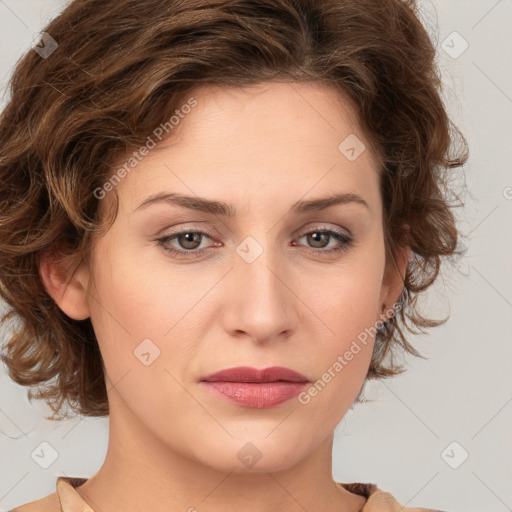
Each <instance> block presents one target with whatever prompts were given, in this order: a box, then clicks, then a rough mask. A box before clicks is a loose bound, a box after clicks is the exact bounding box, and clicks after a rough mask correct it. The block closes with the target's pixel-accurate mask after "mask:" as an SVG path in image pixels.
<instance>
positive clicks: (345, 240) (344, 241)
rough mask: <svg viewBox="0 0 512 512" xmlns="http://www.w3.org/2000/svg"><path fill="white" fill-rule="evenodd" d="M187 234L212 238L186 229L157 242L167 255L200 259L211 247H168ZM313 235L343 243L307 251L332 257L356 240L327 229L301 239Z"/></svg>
mask: <svg viewBox="0 0 512 512" xmlns="http://www.w3.org/2000/svg"><path fill="white" fill-rule="evenodd" d="M187 233H199V234H201V235H206V236H208V238H212V237H211V233H210V232H208V231H206V230H204V231H203V230H194V229H185V230H182V231H177V232H176V233H172V234H169V235H165V236H163V237H161V238H157V239H156V240H155V241H156V242H158V245H159V246H161V247H162V248H163V249H164V250H165V251H166V252H167V253H170V254H171V255H173V256H175V257H178V258H189V257H199V256H200V255H202V254H203V253H204V252H205V251H206V250H207V249H209V247H206V248H203V249H190V250H186V249H182V250H177V249H172V248H169V246H168V245H166V244H167V243H168V242H170V241H171V240H174V239H175V238H177V237H179V236H180V235H184V234H187ZM312 233H322V234H327V235H331V237H332V238H334V239H336V240H338V241H339V242H341V245H340V246H339V247H335V248H334V249H327V250H322V249H313V248H311V247H310V248H307V249H306V250H307V251H308V252H309V253H315V254H319V253H320V254H329V255H331V254H334V253H339V252H342V251H348V250H349V249H350V248H351V247H352V246H353V245H354V240H353V238H352V237H351V236H349V235H347V234H345V233H342V232H341V231H336V230H333V229H327V228H320V229H313V230H311V231H306V232H305V233H303V234H302V235H301V236H300V237H299V238H302V237H304V236H306V235H309V234H312ZM201 241H202V240H201ZM189 255H190V256H189Z"/></svg>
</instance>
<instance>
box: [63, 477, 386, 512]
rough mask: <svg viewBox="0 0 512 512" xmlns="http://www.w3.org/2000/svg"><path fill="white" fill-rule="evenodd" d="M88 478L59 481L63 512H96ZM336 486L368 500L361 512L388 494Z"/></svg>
mask: <svg viewBox="0 0 512 512" xmlns="http://www.w3.org/2000/svg"><path fill="white" fill-rule="evenodd" d="M87 480H88V478H83V477H65V476H61V477H58V479H57V496H58V498H59V501H60V504H61V508H62V511H63V512H94V510H93V509H92V508H91V507H90V506H89V505H88V504H87V503H86V502H85V501H84V499H83V498H82V497H81V496H80V494H79V493H78V491H77V490H76V488H77V487H80V486H81V485H83V484H85V482H87ZM335 483H336V485H339V486H341V487H343V488H344V489H345V490H347V491H348V492H351V493H353V494H358V495H359V496H363V497H365V498H366V502H365V503H364V505H363V507H362V508H361V509H360V511H359V512H367V511H368V512H369V511H370V509H369V505H370V504H371V503H370V501H372V502H373V501H374V499H375V498H376V497H378V496H379V495H380V494H388V493H384V492H383V491H381V490H380V489H379V488H378V486H377V484H375V483H363V482H348V483H347V482H335Z"/></svg>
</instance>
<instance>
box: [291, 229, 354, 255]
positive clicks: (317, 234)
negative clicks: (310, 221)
mask: <svg viewBox="0 0 512 512" xmlns="http://www.w3.org/2000/svg"><path fill="white" fill-rule="evenodd" d="M300 238H306V241H307V244H310V246H309V247H308V250H309V251H310V252H313V253H316V254H318V253H329V254H331V253H335V252H339V251H347V250H348V249H350V248H351V247H352V246H353V245H354V240H353V238H352V237H351V236H349V235H347V234H345V233H343V232H341V231H336V230H333V229H327V228H319V229H315V230H313V231H308V232H307V233H304V234H303V235H302V236H301V237H300ZM300 238H299V240H300ZM331 240H334V242H335V245H334V247H331V248H329V249H324V247H328V246H329V241H331ZM319 249H320V250H319Z"/></svg>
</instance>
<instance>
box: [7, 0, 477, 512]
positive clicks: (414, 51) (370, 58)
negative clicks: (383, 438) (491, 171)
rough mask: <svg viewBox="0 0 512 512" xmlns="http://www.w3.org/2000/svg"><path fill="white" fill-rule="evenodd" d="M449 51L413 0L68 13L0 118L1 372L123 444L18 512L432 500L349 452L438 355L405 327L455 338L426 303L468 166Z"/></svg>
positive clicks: (452, 239) (358, 507)
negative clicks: (4, 336) (347, 460)
mask: <svg viewBox="0 0 512 512" xmlns="http://www.w3.org/2000/svg"><path fill="white" fill-rule="evenodd" d="M434 58H435V50H434V48H433V46H432V44H431V42H430V40H429V38H428V35H427V33H426V32H425V30H424V28H423V27H422V25H421V23H420V22H419V20H418V18H417V16H416V12H415V6H414V5H413V3H412V2H405V1H402V0H384V1H383V0H379V1H375V0H358V1H354V0H321V1H318V0H315V1H312V0H300V1H299V0H295V1H292V0H277V1H276V0H272V1H270V0H268V1H265V0H264V1H261V0H260V1H255V0H218V1H206V0H188V1H186V2H185V1H175V2H171V1H164V0H149V1H146V2H137V1H134V0H118V1H116V2H104V1H100V0H75V1H73V2H71V3H70V4H69V5H68V6H67V7H66V9H65V10H64V11H63V12H62V13H61V14H60V15H59V16H58V17H57V18H56V19H55V20H53V21H52V22H51V23H50V24H49V25H48V26H47V28H46V29H45V33H44V35H43V38H42V41H41V44H40V45H39V46H37V47H35V48H34V51H31V52H29V53H28V54H27V55H26V56H25V57H24V59H23V60H22V61H21V62H20V63H19V65H18V67H17V69H16V70H15V73H14V76H13V78H12V87H11V100H10V102H9V104H8V105H7V106H6V109H5V111H4V112H3V114H2V117H1V119H0V141H1V142H2V152H1V159H0V184H1V186H2V190H3V191H6V192H3V194H4V200H3V201H2V206H1V212H0V215H1V218H2V233H1V235H0V251H1V252H0V261H1V263H0V265H1V266H0V282H1V291H2V296H3V298H4V300H5V301H6V302H7V303H8V304H9V305H10V306H11V308H12V310H11V312H10V314H9V315H7V316H6V318H5V320H7V319H9V318H19V319H21V320H22V322H21V323H20V327H19V328H18V329H17V330H15V332H14V333H13V335H12V337H11V338H10V339H9V340H7V343H6V348H5V353H4V355H3V360H4V362H5V363H6V365H7V366H8V369H9V371H10V375H11V377H12V378H13V379H14V380H15V381H16V382H18V383H20V384H23V385H30V386H34V385H37V386H40V390H39V394H37V395H34V396H36V397H38V398H44V399H45V400H47V401H48V403H49V404H50V405H51V406H52V408H53V411H54V418H58V417H59V414H60V415H61V417H64V416H63V412H64V415H65V414H66V413H65V408H66V406H69V407H70V408H71V409H72V410H73V411H76V412H78V413H81V414H84V415H90V416H104V415H107V414H108V415H109V429H110V432H109V447H108V451H107V455H106V458H105V462H104V464H103V465H102V467H101V468H100V469H99V471H98V472H97V473H96V474H95V475H93V476H92V477H90V478H85V477H83V478H82V477H76V478H70V477H68V478H64V477H61V478H59V479H58V481H57V486H56V492H55V493H53V494H51V495H50V496H47V497H44V498H42V499H41V500H38V501H36V502H31V503H26V504H24V505H22V506H20V507H18V508H16V509H15V511H16V512H33V511H34V512H35V511H39V510H41V511H42V510H44V511H51V512H53V511H55V512H60V511H62V512H76V511H79V510H88V511H89V510H97V511H101V512H111V511H115V510H121V509H122V510H124V511H126V512H131V511H132V510H133V511H135V510H137V511H139V510H155V511H159V510H162V511H163V510H166V511H169V510H189V511H194V510H198V511H201V510H223V511H225V510H230V509H235V508H237V509H238V508H239V509H243V510H246V511H256V510H258V511H259V510H265V511H274V510H276V511H277V510H280V511H295V510H297V511H298V510H316V511H320V510H321V511H326V512H327V511H346V512H349V511H350V512H356V511H364V512H374V511H379V512H381V511H382V512H384V511H386V512H388V511H398V510H404V511H411V512H412V511H420V510H422V511H428V510H432V509H417V508H406V507H403V506H402V504H401V503H400V502H399V500H397V499H396V498H395V497H393V495H392V494H390V493H389V492H385V491H384V490H383V489H380V488H379V487H378V486H377V485H376V484H371V483H340V482H335V481H334V480H333V479H332V474H331V456H332V442H333V431H334V429H335V427H336V425H337V424H338V423H339V422H340V421H341V420H342V418H343V417H344V415H345V414H346V412H347V410H348V409H349V408H350V407H351V406H352V405H353V404H354V403H357V402H359V401H360V400H361V396H362V390H363V386H364V384H365V382H366V381H368V380H369V379H376V378H377V379H379V378H385V377H390V376H393V375H396V374H397V373H399V372H401V371H403V369H402V368H401V367H398V366H396V365H394V364H393V359H392V358H391V357H390V356H392V354H393V352H394V351H395V350H396V349H400V348H402V349H405V350H406V351H407V352H409V353H411V354H414V355H417V356H420V354H419V353H418V352H417V351H416V350H415V349H414V347H413V346H412V345H411V344H410V343H409V340H408V339H406V332H405V329H404V328H405V327H408V326H407V324H406V321H407V320H409V321H410V322H411V323H412V324H413V325H415V326H420V327H421V326H422V327H426V326H435V325H438V324H439V323H441V322H440V321H435V320H431V319H426V318H424V317H423V316H422V315H421V313H420V312H419V311H418V307H417V305H416V303H415V299H416V297H417V296H418V295H419V294H420V293H421V292H423V291H424V290H426V289H427V288H428V287H429V286H430V285H431V284H432V283H433V282H434V281H435V279H436V277H437V273H438V270H439V267H440V263H441V257H443V256H445V257H447V256H452V255H454V254H456V253H457V250H456V249H457V248H456V246H457V239H458V231H457V228H456V226H455V221H454V216H453V214H452V213H451V210H450V207H449V205H448V202H447V201H446V199H445V195H444V185H445V180H446V179H447V177H448V172H449V171H450V170H451V168H453V167H457V166H461V165H462V164H463V163H464V162H465V159H466V158H467V154H466V152H465V147H464V145H463V147H462V150H461V152H460V154H458V155H450V154H449V149H450V147H451V141H452V134H458V131H457V130H456V128H455V127H452V126H451V125H450V121H449V119H448V117H447V114H446V112H445V109H444V106H443V103H442V101H441V99H440V95H439V87H440V81H439V78H438V75H437V70H436V68H435V65H434ZM461 140H462V142H464V140H463V138H461ZM408 330H409V332H412V331H411V329H408ZM407 338H408V335H407Z"/></svg>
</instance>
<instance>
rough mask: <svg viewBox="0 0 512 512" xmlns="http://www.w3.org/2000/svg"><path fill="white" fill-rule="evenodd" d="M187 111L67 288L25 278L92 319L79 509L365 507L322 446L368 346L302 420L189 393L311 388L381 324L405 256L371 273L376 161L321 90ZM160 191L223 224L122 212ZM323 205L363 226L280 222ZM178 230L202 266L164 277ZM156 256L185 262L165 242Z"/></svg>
mask: <svg viewBox="0 0 512 512" xmlns="http://www.w3.org/2000/svg"><path fill="white" fill-rule="evenodd" d="M190 96H193V97H194V98H195V99H196V100H197V102H198V105H197V106H196V107H195V108H194V109H192V111H191V112H190V113H189V114H188V115H187V116H186V117H185V118H184V119H182V120H181V121H180V124H179V126H178V127H176V129H175V130H174V131H173V132H172V134H171V135H172V138H169V139H168V140H164V141H162V143H161V144H160V145H159V147H158V148H157V149H154V150H152V151H150V154H149V155H148V156H146V157H145V158H144V159H143V160H142V161H141V162H140V163H139V164H138V165H137V167H136V168H135V169H134V170H133V171H132V172H131V173H129V174H128V175H127V176H126V177H125V178H124V179H123V180H122V181H121V182H120V183H119V184H118V185H117V186H116V190H117V193H118V195H119V201H120V206H119V212H118V216H117V218H116V221H115V222H114V224H113V226H112V227H111V228H110V230H109V231H108V232H107V233H106V234H105V235H103V237H102V238H100V239H99V240H98V241H97V243H96V244H95V246H94V250H93V253H92V257H91V261H90V262H88V263H89V265H86V264H83V265H82V266H81V267H80V268H79V269H78V270H77V271H76V272H75V273H74V274H73V275H72V276H68V277H70V279H63V278H62V275H63V274H64V275H65V273H66V269H64V272H63V271H62V269H61V268H59V267H58V264H57V262H56V261H55V260H51V259H50V260H48V261H45V262H43V263H42V265H41V275H42V277H43V280H44V282H45V285H46V287H47V289H48V291H49V293H50V294H51V295H52V297H53V298H54V299H55V301H56V302H57V303H58V305H59V306H60V308H61V309H62V310H63V311H64V312H65V313H66V314H67V315H69V316H70V317H72V318H75V319H84V318H88V317H90V318H91V321H92V324H93V326H94V330H95V333H96V335H97V338H98V342H99V345H100V349H101V353H102V356H103V360H104V365H105V370H106V380H107V389H108V398H109V403H110V438H109V447H108V451H107V455H106V459H105V462H104V464H103V466H102V467H101V468H100V470H99V471H98V472H97V473H96V474H95V475H94V476H93V477H91V478H90V479H89V480H88V481H87V482H86V483H85V484H84V485H83V486H81V487H80V488H79V492H80V494H81V495H82V496H83V498H84V500H85V501H87V502H88V503H89V504H90V505H91V506H92V507H95V508H96V509H97V510H101V511H102V512H111V511H112V512H113V511H114V510H124V511H125V512H131V511H134V512H135V511H140V510H155V511H164V510H165V511H170V510H184V511H185V510H194V509H192V508H191V507H195V509H197V510H198V511H201V510H208V511H211V512H217V511H219V512H220V511H222V512H226V511H227V510H244V511H246V512H256V511H259V512H263V511H265V512H273V511H276V512H277V511H281V512H283V511H284V512H292V511H293V512H298V511H301V512H303V510H310V511H312V510H315V511H338V512H340V511H345V512H348V511H351V512H355V511H358V510H360V509H361V507H362V506H363V505H364V503H365V501H366V499H365V498H364V497H362V496H358V495H356V494H352V493H349V492H348V491H346V490H344V489H342V488H340V487H339V486H337V485H336V484H335V482H334V480H333V478H332V466H331V457H332V443H333V432H334V429H335V428H336V426H337V425H338V423H339V422H340V421H341V420H342V419H343V417H344V415H345V413H346V412H347V410H348V409H349V408H350V406H351V404H352V403H353V401H354V399H355V398H356V396H357V394H358V393H359V391H360V390H361V387H362V385H363V383H364V379H365V376H366V373H367V370H368V366H369V364H370V358H371V353H372V349H373V342H374V340H373V338H371V337H370V338H369V340H368V342H367V345H366V346H364V345H361V347H362V349H361V351H360V352H359V353H358V354H357V355H355V356H354V358H353V359H352V360H351V361H350V362H349V363H348V364H347V365H346V366H345V367H344V368H343V370H342V371H341V372H339V373H338V374H337V375H336V377H335V378H333V379H332V380H331V381H330V382H329V383H328V384H327V385H326V386H325V387H324V389H323V390H322V391H321V392H319V393H318V394H317V396H315V397H312V398H311V400H310V401H309V403H307V404H302V403H300V402H299V401H298V399H297V398H295V399H291V400H288V401H286V402H284V403H282V404H280V405H277V406H274V407H270V408H264V409H255V408H248V407H243V406H241V405H237V404H234V403H231V402H228V401H226V400H224V399H222V398H219V397H218V396H216V395H214V394H212V393H210V392H208V391H207V390H205V389H203V386H202V385H200V383H199V380H200V378H201V377H204V376H206V375H208V374H210V373H213V372H216V371H218V370H221V369H224V368H228V367H233V366H242V365H247V366H254V367H257V368H264V367H267V366H274V365H276V366H285V367H289V368H292V369H294V370H296V371H298V372H300V373H302V374H304V375H305V376H306V377H307V378H308V379H309V380H310V381H311V382H315V381H317V380H318V379H320V378H321V377H322V374H324V372H326V371H327V369H328V368H329V367H332V365H333V363H334V362H335V361H336V359H337V357H338V356H339V355H342V354H344V353H345V351H346V350H348V349H349V347H350V345H351V343H352V342H353V340H355V339H356V338H357V336H358V334H359V333H361V332H363V331H364V330H365V328H369V327H370V326H374V325H375V322H376V321H378V320H379V319H382V318H384V316H383V314H382V313H383V312H382V305H383V304H385V305H386V307H387V308H390V307H391V306H392V305H393V304H394V303H395V302H396V301H397V300H398V297H399V295H400V292H401V290H402V287H403V279H402V277H401V275H400V274H402V275H404V272H405V265H406V262H407V258H408V252H407V251H406V250H405V249H404V252H403V254H401V257H400V258H398V261H399V264H400V267H399V271H397V269H396V268H394V267H393V266H392V265H391V264H388V265H386V260H385V252H384V238H383V230H382V222H383V221H382V200H381V197H380V192H379V181H378V180H379V175H378V164H377V158H376V155H375V154H374V153H373V152H372V151H371V150H370V149H369V148H370V145H369V143H368V140H367V139H366V138H365V136H364V134H363V133H362V131H361V130H360V128H359V126H358V124H357V120H356V116H355V114H354V111H353V110H352V109H351V107H350V105H349V103H348V102H347V101H346V100H345V99H343V97H341V96H340V94H339V93H338V92H337V91H335V90H333V89H331V88H329V87H328V86H326V85H322V84H319V83H300V84H298V83H293V84H291V83H264V84H260V85H258V86H254V87H250V88H245V89H238V90H235V89H225V88H224V89H221V88H213V87H204V86H203V87H199V88H196V89H195V90H194V91H193V94H192V93H191V94H190ZM190 96H189V97H190ZM349 134H356V135H357V137H358V138H359V139H360V140H361V141H363V142H364V143H365V145H366V150H365V151H364V152H363V153H362V154H361V156H359V158H357V159H356V160H355V161H349V160H348V159H347V158H346V157H345V156H344V155H343V154H342V153H341V152H340V150H339V149H338V145H339V144H340V142H341V141H343V140H344V139H345V138H346V137H347V136H348V135H349ZM121 164H122V163H121ZM163 191H165V192H177V193H181V194H187V195H193V196H200V197H204V198H208V199H214V200H220V201H224V202H226V203H229V204H231V205H232V206H233V207H234V208H235V209H236V215H235V216H234V217H232V218H228V217H222V216H220V215H214V214H211V213H203V212H198V211H193V210H189V209H184V208H180V207H178V206H176V205H172V204H169V203H163V202H161V203H158V204H157V203H155V204H152V205H150V206H148V207H147V208H143V209H141V210H139V211H134V210H135V209H136V208H137V206H138V205H139V204H141V203H142V202H143V201H144V200H145V199H146V198H147V197H149V196H151V195H152V194H155V193H159V192H163ZM333 192H352V193H355V194H358V195H359V196H361V197H362V198H363V199H364V200H365V201H366V202H367V204H368V208H366V207H364V206H363V205H361V204H357V203H354V202H352V203H347V204H339V205H335V206H331V207H330V208H328V209H325V210H321V211H317V212H310V213H306V214H300V215H297V214H292V213H290V208H291V206H292V205H293V204H294V203H295V202H297V201H299V200H308V199H314V198H319V197H323V196H325V195H328V194H331V193H333ZM112 193H113V192H109V193H108V194H107V197H106V198H105V199H103V200H101V201H100V207H101V208H102V209H105V208H107V207H108V205H109V204H111V201H112V197H111V196H112ZM185 228H188V229H190V230H191V231H194V230H196V231H197V230H203V229H208V230H211V237H210V235H204V236H203V238H202V239H200V237H199V238H198V239H197V241H196V243H195V246H194V247H199V248H205V247H209V249H206V251H205V252H204V253H203V254H202V255H200V256H197V257H188V258H181V259H180V258H177V257H175V256H173V255H171V254H169V253H168V252H166V251H165V249H164V247H163V246H161V245H159V244H158V242H155V239H156V238H158V237H161V236H163V235H169V234H173V233H175V232H177V231H180V230H182V229H185ZM319 228H327V229H335V230H338V231H342V232H343V233H346V234H350V235H351V236H352V237H353V241H354V243H353V245H352V246H350V247H348V248H347V249H346V250H341V251H339V252H335V253H332V254H331V255H327V254H325V252H322V251H325V250H326V248H327V249H330V248H335V247H339V246H340V245H341V244H340V243H339V242H337V241H336V239H335V238H333V237H328V236H326V237H325V238H324V239H321V238H320V239H316V240H315V238H312V237H311V236H306V235H307V234H308V233H314V232H315V229H319ZM189 236H190V235H189ZM196 236H197V235H196ZM248 236H250V237H253V238H254V239H255V240H256V241H257V242H258V243H259V244H260V246H261V247H262V249H263V253H262V254H261V255H260V256H259V257H258V258H256V260H255V261H254V262H252V263H248V262H247V261H246V260H244V259H243V258H242V257H240V256H239V254H238V253H237V252H236V249H237V247H239V246H240V247H243V246H244V245H243V244H242V242H243V241H244V240H245V239H246V237H248ZM292 242H295V245H293V244H292ZM180 243H181V245H180ZM241 244H242V245H241ZM167 246H168V247H169V246H170V247H172V248H174V249H176V250H180V249H181V250H182V251H185V250H186V249H187V248H189V250H190V248H191V247H192V246H193V244H192V243H191V242H190V240H189V243H188V245H187V239H186V238H184V237H181V238H175V239H174V240H173V241H169V242H167ZM308 249H309V252H308ZM193 250H196V252H197V250H198V249H193ZM251 250H252V249H251ZM146 338H149V339H151V340H152V342H153V343H154V344H155V345H156V346H157V347H158V348H159V350H160V356H159V357H158V358H156V359H155V360H154V362H152V363H151V365H149V366H145V365H144V364H142V363H141V362H140V360H139V359H138V358H137V357H135V356H134V350H135V349H136V347H137V346H138V345H139V344H140V343H141V341H142V340H144V339H146ZM248 442H250V443H252V444H253V445H254V446H255V447H256V448H257V450H259V452H260V454H261V458H260V460H259V461H258V462H257V463H256V464H255V465H253V466H252V467H248V466H246V465H244V464H243V463H242V462H241V461H240V460H239V458H238V457H237V453H238V452H239V451H240V450H241V449H242V448H243V447H244V446H245V445H246V444H247V443H248Z"/></svg>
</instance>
